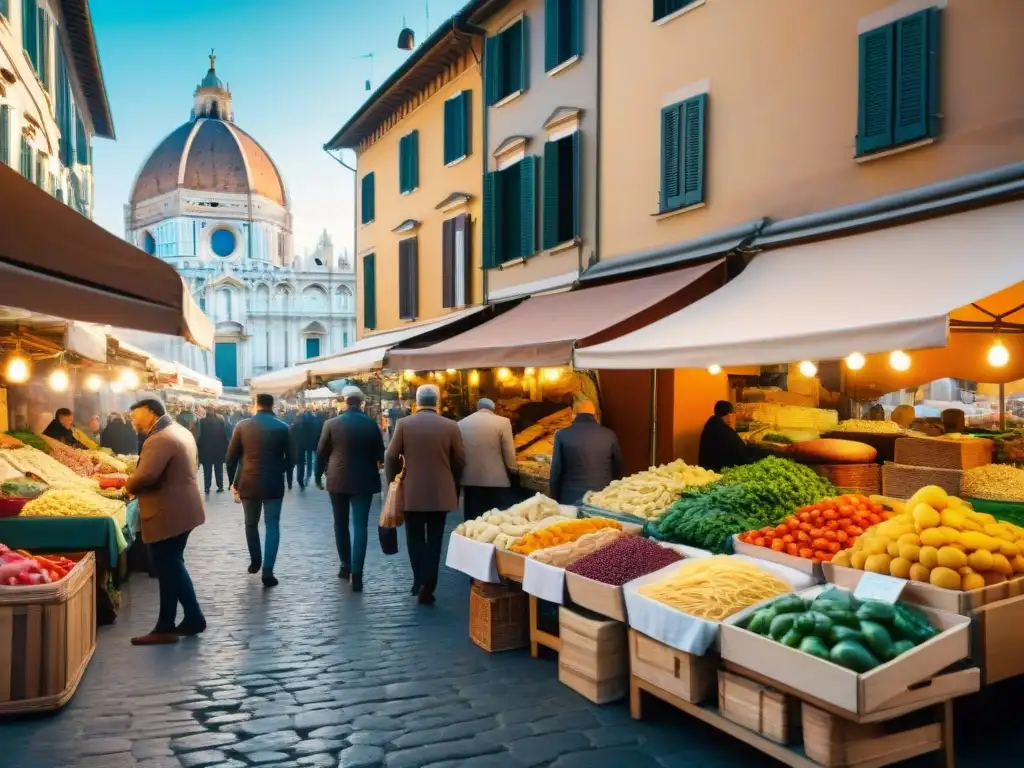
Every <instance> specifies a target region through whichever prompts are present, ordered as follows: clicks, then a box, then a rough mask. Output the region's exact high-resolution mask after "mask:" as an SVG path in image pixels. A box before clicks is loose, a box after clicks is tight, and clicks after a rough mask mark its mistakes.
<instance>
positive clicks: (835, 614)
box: [814, 605, 860, 630]
mask: <svg viewBox="0 0 1024 768" xmlns="http://www.w3.org/2000/svg"><path fill="white" fill-rule="evenodd" d="M814 610H815V612H816V613H823V614H825V615H826V616H828V617H829V618H830V619H832V623H833V624H842V625H843V626H846V627H849V628H850V629H857V630H859V629H860V620H859V619H858V618H857V616H856V614H854V613H853V612H852V611H848V610H846V609H845V608H841V607H832V606H829V605H816V606H815V608H814Z"/></svg>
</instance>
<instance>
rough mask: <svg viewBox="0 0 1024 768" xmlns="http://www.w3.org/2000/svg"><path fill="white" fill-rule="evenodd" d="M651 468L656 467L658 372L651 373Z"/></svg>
mask: <svg viewBox="0 0 1024 768" xmlns="http://www.w3.org/2000/svg"><path fill="white" fill-rule="evenodd" d="M651 466H652V467H656V466H658V371H657V370H652V371H651Z"/></svg>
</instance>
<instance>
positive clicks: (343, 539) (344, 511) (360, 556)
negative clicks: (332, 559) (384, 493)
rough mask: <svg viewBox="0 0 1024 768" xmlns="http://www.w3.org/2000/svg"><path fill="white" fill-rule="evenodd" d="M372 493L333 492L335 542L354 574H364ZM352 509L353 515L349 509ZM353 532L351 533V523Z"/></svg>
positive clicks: (340, 558)
mask: <svg viewBox="0 0 1024 768" xmlns="http://www.w3.org/2000/svg"><path fill="white" fill-rule="evenodd" d="M372 502H373V494H372V493H359V494H355V495H352V496H350V495H349V494H347V493H332V494H331V509H332V510H333V511H334V543H335V545H336V546H337V547H338V559H339V560H340V561H341V564H342V565H343V566H344V565H347V566H349V568H350V569H351V570H352V573H353V575H355V576H362V575H363V562H364V561H365V560H366V526H367V525H368V521H369V517H370V504H371V503H372ZM350 509H351V515H350V514H349V510H350ZM350 522H351V525H352V533H351V536H350V535H349V523H350Z"/></svg>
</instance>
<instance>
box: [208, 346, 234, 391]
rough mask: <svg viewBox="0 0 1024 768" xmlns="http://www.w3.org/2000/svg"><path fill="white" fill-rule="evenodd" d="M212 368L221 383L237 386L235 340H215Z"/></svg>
mask: <svg viewBox="0 0 1024 768" xmlns="http://www.w3.org/2000/svg"><path fill="white" fill-rule="evenodd" d="M214 368H215V370H216V372H217V378H218V379H220V381H221V384H223V385H224V386H225V387H237V386H238V344H237V343H236V342H234V341H218V342H217V345H216V349H215V351H214Z"/></svg>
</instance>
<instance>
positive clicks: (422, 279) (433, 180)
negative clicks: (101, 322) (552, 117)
mask: <svg viewBox="0 0 1024 768" xmlns="http://www.w3.org/2000/svg"><path fill="white" fill-rule="evenodd" d="M466 61H467V64H466V66H465V68H464V69H462V71H461V72H460V73H459V74H458V75H456V76H455V77H454V78H453V79H451V80H450V81H448V82H447V83H445V84H444V85H443V86H442V87H440V88H439V89H437V90H433V89H431V93H430V95H429V97H428V98H427V99H426V100H425V101H424V102H423V103H422V104H421V105H420V106H419V107H418V108H416V109H415V110H413V111H412V112H411V113H410V114H408V115H407V116H406V117H404V118H403V119H402V120H400V121H398V122H397V123H396V124H395V125H394V126H393V127H392V128H391V129H390V130H389V131H388V132H387V133H386V134H384V136H383V137H382V138H380V139H379V140H377V141H376V142H375V143H373V144H372V145H370V146H369V147H368V148H366V149H365V150H364V151H363V152H361V153H360V155H359V159H358V163H357V169H358V171H357V176H358V179H359V181H358V182H357V187H356V190H357V194H356V198H357V201H356V205H357V211H356V222H357V225H356V278H357V283H358V290H357V292H356V293H357V301H358V311H357V314H356V317H357V322H358V332H359V336H360V338H362V336H363V335H364V334H365V332H366V329H365V328H364V327H363V284H364V283H363V256H365V255H366V254H368V253H375V254H376V289H377V290H376V298H377V327H376V328H374V329H373V331H374V332H379V331H385V330H393V329H395V328H398V327H401V326H404V325H409V324H411V323H412V321H404V320H400V319H399V317H398V243H399V241H400V240H402V239H404V238H407V237H412V236H413V235H416V237H417V238H418V248H419V302H418V304H419V316H418V317H417V318H416V321H415V322H422V321H424V320H429V319H432V318H436V317H440V316H442V315H445V314H448V313H449V312H451V311H453V310H450V309H445V308H444V307H443V306H442V304H443V296H442V283H441V275H442V273H441V248H442V242H441V228H442V224H443V222H444V221H445V220H446V219H449V218H452V217H454V216H457V215H458V214H460V213H468V214H469V217H470V241H471V243H472V246H471V250H472V254H471V256H472V261H471V268H470V275H469V279H470V280H471V281H472V289H471V293H470V299H471V301H472V303H473V304H479V303H481V301H482V299H483V288H482V277H481V271H480V264H481V261H480V253H481V238H482V234H481V233H482V227H481V224H480V211H481V200H480V193H481V187H482V178H483V176H482V175H483V154H484V151H483V131H482V127H483V121H482V120H481V115H482V112H481V110H482V109H483V102H482V91H483V87H482V84H481V79H480V68H479V66H478V65H477V64H476V63H475V61H474V59H473V57H472V56H468V57H467V59H466ZM466 90H468V91H471V92H472V94H473V97H472V107H471V113H470V117H471V125H472V131H473V134H472V140H471V144H470V154H469V156H468V157H467V158H466V159H465V160H462V161H461V162H458V163H456V164H454V165H451V166H448V167H446V166H445V165H444V102H445V100H446V99H448V98H449V97H451V96H454V95H456V94H457V93H459V92H460V91H466ZM414 130H418V131H419V160H420V165H419V188H417V189H415V190H413V191H412V192H411V193H409V194H405V195H403V194H400V193H399V190H398V144H399V140H400V139H401V138H402V137H403V136H405V135H406V134H408V133H409V132H410V131H414ZM370 172H372V173H373V174H374V186H375V195H374V196H375V211H374V215H375V219H374V221H372V222H370V223H369V224H359V223H358V222H361V221H362V207H361V206H362V200H361V199H360V190H361V181H362V179H363V177H364V176H365V175H366V174H368V173H370ZM456 192H462V193H465V194H468V195H470V196H471V197H470V200H469V203H468V204H467V205H466V206H464V207H463V208H459V209H454V210H448V211H439V210H437V206H438V204H439V203H441V202H442V201H443V200H445V199H446V198H447V197H448V196H449V195H452V194H453V193H456ZM407 219H412V220H414V221H418V222H419V227H418V228H417V229H416V230H414V231H413V232H405V233H394V232H392V230H393V229H395V228H396V227H397V226H398V225H399V224H401V223H402V222H403V221H406V220H407Z"/></svg>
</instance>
